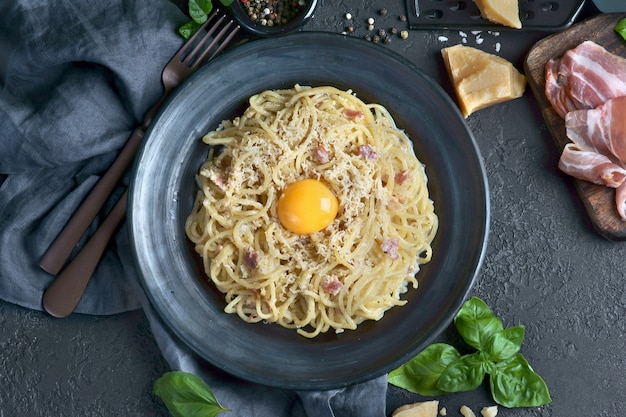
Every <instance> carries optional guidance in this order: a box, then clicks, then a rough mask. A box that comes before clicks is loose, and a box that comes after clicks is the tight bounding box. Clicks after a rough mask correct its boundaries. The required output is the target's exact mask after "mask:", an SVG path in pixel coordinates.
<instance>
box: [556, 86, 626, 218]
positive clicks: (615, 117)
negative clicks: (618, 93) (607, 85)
mask: <svg viewBox="0 0 626 417" xmlns="http://www.w3.org/2000/svg"><path fill="white" fill-rule="evenodd" d="M565 129H566V134H567V137H568V138H570V139H571V140H572V142H573V143H568V144H567V145H565V148H564V149H563V153H562V154H561V158H560V160H559V168H560V169H561V170H562V171H563V172H565V173H567V174H569V175H571V176H573V177H575V178H579V179H582V180H586V181H590V182H593V183H595V184H603V185H606V186H608V187H612V188H616V189H617V190H616V192H615V203H616V207H617V212H618V214H619V215H620V217H621V218H622V219H623V220H626V181H625V179H626V169H625V168H626V96H624V97H617V98H613V99H610V100H607V101H606V103H604V104H602V105H600V106H598V107H597V108H595V109H590V110H575V111H572V112H569V113H567V114H566V115H565Z"/></svg>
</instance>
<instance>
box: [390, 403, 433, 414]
mask: <svg viewBox="0 0 626 417" xmlns="http://www.w3.org/2000/svg"><path fill="white" fill-rule="evenodd" d="M438 409H439V401H437V400H433V401H425V402H421V403H413V404H407V405H403V406H401V407H398V408H397V409H396V410H395V411H394V412H393V413H392V414H391V416H392V417H437V411H438Z"/></svg>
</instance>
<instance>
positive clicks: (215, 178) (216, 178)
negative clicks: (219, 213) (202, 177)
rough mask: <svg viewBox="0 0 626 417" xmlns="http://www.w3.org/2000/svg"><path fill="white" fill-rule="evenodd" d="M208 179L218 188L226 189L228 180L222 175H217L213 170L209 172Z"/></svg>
mask: <svg viewBox="0 0 626 417" xmlns="http://www.w3.org/2000/svg"><path fill="white" fill-rule="evenodd" d="M209 179H210V180H211V181H212V182H213V184H215V185H217V186H218V187H219V189H220V190H222V191H226V188H227V187H228V180H227V179H225V178H224V177H223V176H221V175H218V174H217V173H215V172H211V175H210V176H209Z"/></svg>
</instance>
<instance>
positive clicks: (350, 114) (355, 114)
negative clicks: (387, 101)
mask: <svg viewBox="0 0 626 417" xmlns="http://www.w3.org/2000/svg"><path fill="white" fill-rule="evenodd" d="M343 115H344V116H345V117H347V118H348V119H356V120H360V119H362V118H364V117H365V113H363V112H362V111H361V110H354V109H345V110H344V111H343Z"/></svg>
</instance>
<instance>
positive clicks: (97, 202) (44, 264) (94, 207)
mask: <svg viewBox="0 0 626 417" xmlns="http://www.w3.org/2000/svg"><path fill="white" fill-rule="evenodd" d="M143 135H144V130H143V128H142V127H137V128H136V129H135V130H134V131H133V133H132V134H131V135H130V137H129V138H128V141H127V142H126V144H125V145H124V147H123V148H122V150H121V151H120V153H119V155H118V156H117V158H116V159H115V161H114V162H113V165H111V167H110V168H109V169H108V170H107V172H106V173H105V174H104V175H103V176H102V178H100V180H99V181H98V182H97V183H96V185H95V186H94V187H93V189H92V190H91V191H90V192H89V194H88V195H87V197H85V200H83V202H82V203H81V205H80V206H79V207H78V209H77V210H76V211H75V212H74V214H73V215H72V217H71V218H70V219H69V221H68V222H67V224H66V225H65V227H64V228H63V229H62V230H61V233H59V235H58V236H57V238H56V239H55V240H54V242H52V245H50V247H49V248H48V250H47V251H46V252H45V253H44V254H43V256H42V257H41V259H40V260H39V266H40V267H41V268H42V269H43V270H44V271H46V272H49V273H50V274H52V275H56V274H58V273H59V271H60V270H61V268H63V265H65V262H66V261H67V259H68V258H69V256H70V254H71V253H72V251H73V250H74V248H75V247H76V245H77V244H78V241H79V240H80V238H81V237H82V236H83V235H84V234H85V231H86V230H87V228H88V227H89V225H90V224H91V222H93V220H94V219H95V218H96V216H97V215H98V213H99V212H100V210H101V209H102V207H103V206H104V203H105V202H106V201H107V199H108V198H109V196H110V195H111V193H112V192H113V190H114V189H115V186H116V185H117V184H118V182H119V180H120V178H122V175H124V172H126V169H128V166H129V165H130V163H131V162H132V161H133V159H134V157H135V154H136V153H137V149H139V144H140V143H141V140H142V138H143Z"/></svg>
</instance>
